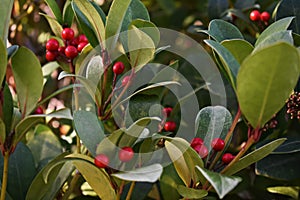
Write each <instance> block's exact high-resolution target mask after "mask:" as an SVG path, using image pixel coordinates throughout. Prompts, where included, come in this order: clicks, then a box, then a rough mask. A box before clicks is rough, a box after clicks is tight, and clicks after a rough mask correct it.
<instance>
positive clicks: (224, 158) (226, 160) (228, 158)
mask: <svg viewBox="0 0 300 200" xmlns="http://www.w3.org/2000/svg"><path fill="white" fill-rule="evenodd" d="M234 157H235V156H234V155H232V154H231V153H224V155H223V156H222V161H223V163H225V164H228V163H230V162H231V161H232V160H233V159H234Z"/></svg>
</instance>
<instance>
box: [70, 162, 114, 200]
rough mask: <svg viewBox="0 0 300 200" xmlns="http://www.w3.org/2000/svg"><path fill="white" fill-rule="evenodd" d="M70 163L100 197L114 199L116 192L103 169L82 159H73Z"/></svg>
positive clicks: (108, 199)
mask: <svg viewBox="0 0 300 200" xmlns="http://www.w3.org/2000/svg"><path fill="white" fill-rule="evenodd" d="M72 163H73V165H74V166H75V167H76V168H77V170H78V171H79V172H80V173H81V174H82V176H83V177H84V178H85V180H86V181H87V182H88V183H89V185H90V186H91V187H92V188H93V189H94V191H95V192H96V193H97V195H98V196H99V197H100V198H101V199H105V200H106V199H107V200H115V199H116V193H115V191H114V189H113V188H112V186H111V183H110V180H109V178H108V174H107V173H106V172H105V170H104V169H99V168H98V167H96V166H95V165H94V164H92V163H90V162H86V161H84V160H73V161H72Z"/></svg>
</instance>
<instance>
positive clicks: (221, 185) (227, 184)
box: [196, 166, 242, 199]
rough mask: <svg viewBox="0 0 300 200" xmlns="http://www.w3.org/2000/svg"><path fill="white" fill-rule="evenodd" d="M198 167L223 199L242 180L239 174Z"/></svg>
mask: <svg viewBox="0 0 300 200" xmlns="http://www.w3.org/2000/svg"><path fill="white" fill-rule="evenodd" d="M196 169H197V170H199V172H201V174H202V175H203V176H204V177H205V178H206V179H207V181H208V182H209V183H210V184H211V185H212V186H213V188H214V189H215V190H216V192H217V194H218V196H219V198H220V199H222V198H223V197H224V196H225V195H226V194H228V193H229V192H230V191H231V190H233V189H234V188H235V187H236V186H237V185H238V184H239V183H240V182H241V181H242V179H241V178H240V177H237V176H226V175H222V174H219V173H216V172H212V171H209V170H207V169H204V168H201V167H198V166H197V167H196Z"/></svg>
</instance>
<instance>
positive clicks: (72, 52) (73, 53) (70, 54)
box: [65, 45, 78, 58]
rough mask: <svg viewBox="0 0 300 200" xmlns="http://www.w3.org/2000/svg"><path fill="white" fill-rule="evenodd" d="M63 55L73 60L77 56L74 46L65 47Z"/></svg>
mask: <svg viewBox="0 0 300 200" xmlns="http://www.w3.org/2000/svg"><path fill="white" fill-rule="evenodd" d="M65 54H66V56H67V57H68V58H75V57H76V56H77V55H78V51H77V48H76V47H74V46H71V45H70V46H67V48H66V49H65Z"/></svg>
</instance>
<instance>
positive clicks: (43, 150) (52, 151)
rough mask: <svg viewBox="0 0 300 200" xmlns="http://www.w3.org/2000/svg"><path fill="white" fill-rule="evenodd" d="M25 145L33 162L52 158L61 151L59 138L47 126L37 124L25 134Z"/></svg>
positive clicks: (37, 162) (38, 162)
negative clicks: (30, 153)
mask: <svg viewBox="0 0 300 200" xmlns="http://www.w3.org/2000/svg"><path fill="white" fill-rule="evenodd" d="M27 146H28V147H29V149H30V150H31V152H32V154H33V157H34V160H35V163H36V164H37V165H39V164H41V163H42V162H43V161H47V160H52V159H53V158H55V157H56V156H58V155H59V154H61V153H62V146H61V144H60V142H59V139H58V138H57V137H56V136H55V134H54V133H53V132H52V131H51V129H50V128H49V127H48V126H45V125H42V124H40V125H37V126H36V128H35V130H34V131H33V132H32V133H31V134H29V135H27Z"/></svg>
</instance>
